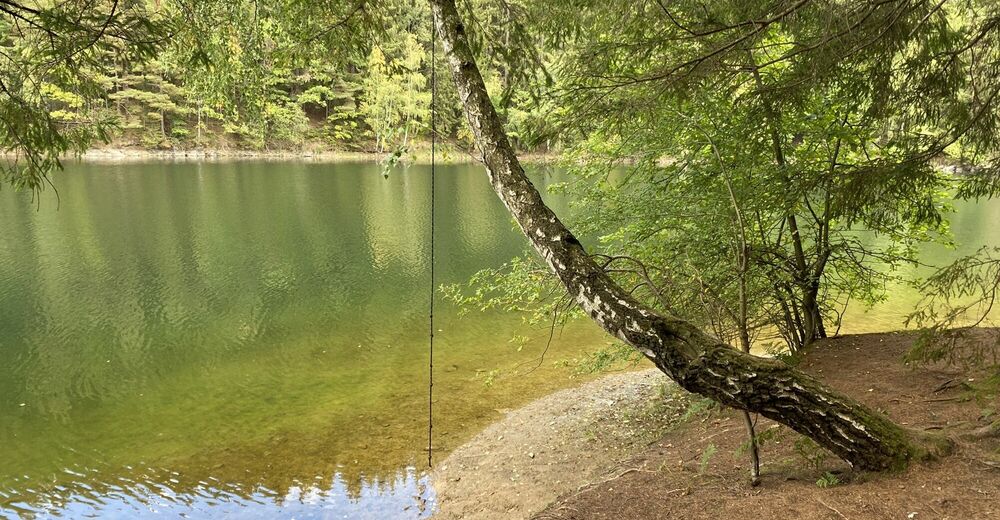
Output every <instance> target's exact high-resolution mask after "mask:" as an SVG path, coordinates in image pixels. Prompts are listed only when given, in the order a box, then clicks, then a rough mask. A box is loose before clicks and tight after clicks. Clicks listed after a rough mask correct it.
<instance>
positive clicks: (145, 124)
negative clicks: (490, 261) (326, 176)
mask: <svg viewBox="0 0 1000 520" xmlns="http://www.w3.org/2000/svg"><path fill="white" fill-rule="evenodd" d="M240 5H241V6H242V7H241V8H239V9H230V10H227V11H226V13H228V14H232V15H234V16H232V17H230V18H228V19H226V20H222V19H219V20H218V21H219V22H220V24H219V25H216V26H212V27H209V26H208V22H207V21H206V20H205V19H203V18H198V19H197V23H202V24H205V25H204V26H203V29H204V30H205V31H206V33H205V34H201V35H190V36H191V37H189V38H176V39H169V40H166V41H164V42H162V45H157V46H156V48H155V50H151V51H150V53H149V54H147V55H143V56H142V57H141V58H139V59H137V58H136V57H130V56H128V55H122V53H119V52H115V51H112V50H107V51H105V52H99V53H95V54H94V55H93V56H91V57H89V58H88V59H87V61H86V63H85V64H82V66H83V67H84V68H83V69H81V70H78V71H76V72H77V73H80V74H81V75H83V76H85V78H86V81H87V82H89V83H91V85H90V87H91V88H96V89H98V90H97V91H96V92H92V91H91V92H86V93H84V92H81V91H80V89H79V88H78V87H80V86H81V85H79V84H73V83H72V82H71V83H70V84H68V85H66V84H62V83H61V82H59V81H53V79H54V78H46V77H38V78H35V79H36V80H37V81H38V92H37V95H38V96H40V99H39V101H42V102H44V106H45V107H46V110H48V112H49V115H50V116H51V117H52V118H53V120H54V121H56V122H58V123H59V124H61V125H67V126H70V125H86V124H91V123H100V124H102V125H108V128H109V129H110V133H109V135H107V138H108V139H106V140H108V141H110V143H107V144H111V145H113V146H119V147H140V148H146V149H155V150H171V149H182V150H184V149H198V148H208V149H221V148H235V149H247V150H286V151H298V150H311V151H315V150H359V151H368V152H377V153H383V154H384V153H396V152H401V151H408V150H410V149H411V148H413V147H414V144H415V143H416V144H417V146H418V147H419V146H420V144H421V143H423V142H426V141H427V138H428V137H429V132H430V103H431V85H430V77H431V66H432V64H431V63H430V26H429V23H428V22H427V20H428V14H427V13H428V11H427V9H426V7H425V6H424V5H423V4H422V3H419V2H394V3H389V4H387V5H386V7H387V10H386V12H385V13H384V20H385V21H386V24H385V25H384V26H383V27H381V28H380V32H379V37H378V38H377V39H366V40H364V41H362V42H358V44H357V45H346V46H344V47H343V48H342V49H340V51H341V52H336V53H329V52H310V51H309V50H308V48H309V45H310V42H308V41H306V42H303V41H302V40H301V39H296V35H295V34H293V33H291V31H290V30H289V28H288V26H287V23H286V22H287V20H284V19H283V18H282V16H284V14H283V13H282V8H281V7H278V6H272V7H271V8H270V9H269V8H268V7H267V6H265V5H263V4H258V3H255V2H246V3H243V4H240ZM148 7H149V9H151V10H155V12H156V13H158V14H159V15H160V16H163V17H164V18H170V17H178V18H180V19H181V20H182V21H181V22H177V23H187V22H190V23H196V22H195V21H194V20H192V19H188V18H186V17H187V16H191V17H198V16H199V15H198V13H196V12H195V10H197V9H199V8H200V7H198V6H197V4H196V3H192V4H191V5H190V6H189V5H185V3H184V2H170V1H167V2H163V3H159V2H157V5H156V6H155V8H154V7H153V6H148ZM188 9H191V11H190V12H189V11H187V10H188ZM94 15H95V16H97V15H98V13H94ZM351 15H354V16H358V15H357V14H356V13H350V12H349V13H348V14H347V16H351ZM0 23H4V24H7V25H5V26H4V27H2V28H0V30H2V31H3V32H6V33H8V34H17V33H18V32H19V31H20V30H21V28H20V27H19V26H18V19H17V18H16V17H14V18H4V20H3V21H2V22H0ZM30 28H31V27H30V25H29V27H28V29H30ZM192 37H193V38H194V40H192ZM31 39H32V38H31V37H30V36H29V35H28V34H24V35H22V37H21V38H17V37H15V38H12V39H9V40H8V45H9V46H8V48H7V50H8V52H9V53H10V54H8V56H10V55H12V54H17V53H20V52H24V48H22V46H27V45H33V44H31V43H29V41H30V40H31ZM19 40H20V41H19ZM192 42H194V46H192ZM439 66H440V65H439ZM504 70H505V69H502V68H498V69H495V70H494V71H493V72H492V73H490V74H489V77H488V79H489V82H490V85H491V90H493V91H495V92H497V93H499V92H500V91H501V90H502V89H504V88H506V87H505V86H511V85H510V80H509V77H508V76H507V75H506V74H504ZM50 73H51V71H50ZM538 86H539V85H534V86H526V85H518V86H517V87H516V88H510V89H509V91H507V92H505V93H504V95H503V101H502V105H503V111H504V115H505V117H506V118H507V120H508V122H509V123H510V125H511V135H513V136H515V138H516V139H517V140H518V142H519V144H521V145H522V146H523V147H524V148H526V149H531V148H535V147H543V148H544V149H546V150H547V149H549V148H550V147H552V146H555V145H556V141H557V139H558V136H557V135H556V133H555V132H554V131H553V129H552V128H553V126H554V125H552V124H549V123H546V118H545V115H544V114H543V113H542V110H543V108H544V107H540V106H539V105H538V104H536V103H534V101H536V100H537V98H533V97H532V96H531V95H530V93H529V90H532V89H533V90H532V91H533V92H534V93H536V94H537V93H538V91H539V90H538V88H535V87H538ZM438 87H439V92H438V95H439V96H440V102H439V107H438V108H439V112H438V121H437V123H438V124H437V129H438V133H439V135H440V136H442V137H443V138H445V139H446V140H448V141H451V142H452V143H454V144H455V145H456V146H458V147H462V148H468V147H469V146H471V140H470V135H469V133H468V131H467V130H465V129H464V128H463V125H464V122H463V120H462V118H461V117H460V115H461V114H460V112H459V109H460V107H459V102H458V99H457V98H456V96H455V91H454V87H453V86H452V84H451V81H450V80H448V79H447V78H445V81H441V82H439V84H438ZM95 93H96V94H97V95H94V94H95Z"/></svg>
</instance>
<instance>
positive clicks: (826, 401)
mask: <svg viewBox="0 0 1000 520" xmlns="http://www.w3.org/2000/svg"><path fill="white" fill-rule="evenodd" d="M428 1H429V2H430V4H431V8H432V11H433V13H434V23H435V24H436V26H437V31H438V34H439V37H440V38H441V42H442V44H443V46H444V52H445V56H446V57H447V60H448V63H449V66H450V67H451V70H452V74H453V76H454V80H455V84H456V86H457V88H458V92H459V96H460V97H461V100H462V103H463V105H464V109H465V114H466V116H467V117H468V121H469V127H470V128H471V129H472V132H473V134H474V136H475V141H476V144H477V146H478V147H479V149H480V151H481V153H482V158H483V162H484V163H485V164H486V169H487V172H488V175H489V179H490V183H491V184H492V186H493V189H494V191H496V193H497V195H499V197H500V200H501V201H503V203H504V205H505V206H506V207H507V209H508V210H509V211H510V213H511V215H513V216H514V218H515V219H516V220H517V223H518V225H519V226H520V227H521V230H522V231H523V232H524V234H525V235H526V236H527V237H528V239H529V240H530V241H531V244H532V245H533V246H534V248H535V250H536V251H537V252H538V254H540V255H541V256H542V258H544V259H545V262H546V263H547V264H548V266H549V268H550V269H551V270H552V272H553V273H555V274H556V276H558V277H559V279H560V280H561V281H562V283H563V285H564V286H565V287H566V290H567V291H568V292H569V294H571V295H572V296H573V297H574V298H575V300H576V302H577V303H578V304H579V305H580V306H581V307H582V308H583V309H584V310H585V311H586V312H587V314H588V315H589V316H590V317H591V318H592V319H593V320H594V321H596V322H597V323H598V324H599V325H600V326H601V327H603V328H604V329H605V330H606V331H608V333H610V334H612V335H614V336H615V337H617V338H619V339H621V340H622V341H624V342H626V343H628V344H629V345H631V346H633V347H635V348H636V349H638V350H639V352H641V353H642V354H643V355H645V356H646V358H648V359H649V360H650V361H652V362H653V364H655V365H656V366H657V368H659V369H660V370H662V371H663V372H665V373H666V374H667V375H668V376H670V378H672V379H673V380H674V381H676V382H677V384H678V385H680V386H681V387H682V388H684V389H686V390H688V391H690V392H694V393H697V394H701V395H704V396H707V397H709V398H711V399H714V400H716V401H718V402H720V403H722V404H725V405H728V406H732V407H734V408H739V409H743V410H747V411H751V412H757V413H760V414H761V415H764V416H765V417H769V418H771V419H774V420H775V421H777V422H780V423H782V424H785V425H787V426H789V427H790V428H792V429H794V430H795V431H798V432H799V433H802V434H803V435H806V436H808V437H810V438H812V439H813V440H814V441H816V442H817V443H819V444H820V445H821V446H823V447H825V448H827V449H829V450H830V451H832V452H833V453H835V454H836V455H838V456H840V457H841V458H843V459H844V460H846V461H847V462H848V463H850V464H851V465H852V466H854V467H858V468H861V469H867V470H886V469H893V468H901V467H903V466H905V465H906V464H907V462H908V461H910V460H911V459H913V458H915V457H922V456H925V455H927V454H928V453H929V451H928V449H927V447H928V446H930V444H929V443H927V442H925V441H924V440H923V438H921V437H919V436H918V434H916V433H914V432H911V431H909V430H906V429H903V428H901V427H900V426H897V425H896V424H895V423H893V422H892V421H890V420H889V419H887V418H886V417H885V416H884V415H882V414H881V413H878V412H875V411H872V410H869V409H868V408H866V407H864V406H862V405H861V404H859V403H857V402H855V401H854V400H852V399H850V398H848V397H846V396H844V395H841V394H839V393H837V392H834V391H833V390H831V389H829V388H827V387H826V386H824V385H823V384H821V383H820V382H819V381H817V380H816V379H814V378H812V377H810V376H808V375H806V374H804V373H801V372H799V371H797V370H795V369H793V368H791V367H789V366H787V365H786V364H784V363H782V362H780V361H776V360H772V359H765V358H760V357H756V356H753V355H750V354H746V353H743V352H740V351H738V350H735V349H733V348H731V347H729V346H728V345H726V344H724V343H722V342H720V341H719V340H717V339H715V338H713V337H711V336H709V335H708V334H706V333H704V332H702V331H701V330H699V329H698V328H697V327H695V326H693V325H691V324H690V323H688V322H686V321H683V320H680V319H677V318H674V317H669V316H661V315H658V314H656V313H655V312H653V311H652V310H650V309H648V308H647V307H645V306H644V305H643V304H641V303H639V302H638V301H637V300H636V299H634V298H632V297H631V296H630V295H629V294H628V293H627V292H626V291H624V290H622V288H621V287H619V286H618V285H617V284H616V283H615V282H614V281H613V280H612V279H611V278H610V277H609V276H608V274H607V273H605V272H604V270H602V269H601V268H600V267H599V266H598V265H597V263H595V262H594V260H593V259H592V258H591V257H590V256H589V255H588V254H587V252H586V251H585V250H584V249H583V247H582V246H581V245H580V242H579V241H578V240H577V239H576V237H575V236H573V234H572V233H571V232H570V231H569V230H568V229H567V228H566V227H565V226H564V225H563V224H562V222H560V221H559V219H558V218H557V217H556V215H555V214H554V213H553V212H552V210H550V209H549V208H548V206H546V205H545V203H544V202H543V201H542V198H541V196H540V195H539V193H538V191H537V190H536V189H535V187H534V186H533V185H532V184H531V181H530V180H528V178H527V176H525V174H524V170H523V169H522V167H521V164H520V162H519V161H518V159H517V157H516V155H515V154H514V151H513V148H512V147H511V145H510V142H509V140H508V138H507V135H506V133H505V131H504V129H503V125H502V123H501V121H500V118H499V117H498V116H497V113H496V110H495V109H494V107H493V104H492V102H491V101H490V98H489V95H488V94H487V93H486V87H485V85H484V84H483V79H482V76H481V75H480V72H479V68H478V66H477V65H476V62H475V58H474V56H473V54H472V50H471V48H470V46H469V42H468V36H467V34H466V29H465V25H464V24H463V23H462V20H461V18H460V16H459V14H458V11H457V9H456V8H455V2H454V0H428Z"/></svg>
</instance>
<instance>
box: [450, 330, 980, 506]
mask: <svg viewBox="0 0 1000 520" xmlns="http://www.w3.org/2000/svg"><path fill="white" fill-rule="evenodd" d="M983 334H987V335H992V334H996V332H993V331H990V332H988V333H987V332H984V333H983ZM984 337H985V336H984ZM991 337H992V336H991ZM913 338H914V336H913V335H912V334H906V333H887V334H866V335H858V336H844V337H841V338H836V339H831V340H825V341H823V342H822V343H821V344H820V345H818V346H817V347H816V348H815V349H814V350H812V351H810V352H809V354H808V355H807V356H806V358H805V359H804V360H803V362H802V363H801V364H800V365H799V367H800V368H801V369H803V370H805V371H806V372H809V373H811V374H814V375H816V376H817V377H819V378H820V379H822V380H824V381H826V382H827V383H828V384H830V385H831V386H833V387H834V388H836V389H838V390H840V391H842V392H844V393H846V394H848V395H851V396H853V397H855V398H857V399H859V400H860V401H862V402H864V403H865V404H867V405H868V406H870V407H873V408H875V409H878V410H882V411H884V412H885V413H887V414H888V415H889V416H890V417H891V418H892V419H894V420H895V421H897V422H898V423H900V424H902V425H904V426H906V427H908V428H912V429H915V430H918V431H926V432H938V433H943V434H945V435H947V436H949V437H950V438H952V439H954V440H955V441H956V443H957V446H956V450H955V452H954V453H953V454H951V455H949V456H946V457H943V458H941V459H940V460H936V461H932V462H928V463H917V464H914V465H912V466H911V467H910V468H909V469H908V470H907V471H905V472H903V473H899V474H870V473H864V472H859V471H853V470H852V469H851V468H849V467H848V466H847V465H846V464H845V463H844V462H842V461H840V460H838V459H836V458H835V457H832V456H830V455H829V454H826V452H823V451H822V450H818V448H812V447H810V446H809V444H808V443H807V444H803V440H802V439H803V438H802V437H801V436H799V435H798V434H796V433H794V432H792V431H791V430H789V429H788V428H785V427H781V426H779V425H777V424H775V423H773V422H771V421H768V420H764V419H761V420H760V422H759V423H758V430H757V431H758V435H761V438H762V439H766V440H762V448H761V459H762V463H763V466H762V470H763V474H762V479H763V483H762V484H761V485H760V486H759V487H751V486H750V485H749V482H748V480H749V479H748V478H747V460H746V454H745V452H744V451H743V450H742V446H744V445H745V441H746V432H745V429H744V427H743V424H742V420H741V419H740V417H739V416H738V415H737V414H736V413H735V411H733V410H728V409H720V408H717V407H706V406H705V403H706V401H704V400H699V401H695V400H693V398H691V397H690V396H687V395H686V394H684V393H683V392H680V391H678V390H676V387H675V386H674V385H672V384H670V383H669V382H668V380H667V379H666V377H665V376H663V375H662V374H660V373H659V372H657V371H655V370H647V371H642V372H631V373H624V374H617V375H613V376H609V377H606V378H604V379H600V380H597V381H594V382H591V383H588V384H585V385H582V386H580V387H578V388H573V389H568V390H563V391H560V392H557V393H555V394H552V395H550V396H547V397H544V398H541V399H539V400H537V401H535V402H533V403H531V404H529V405H527V406H525V407H523V408H521V409H518V410H515V411H513V412H510V413H509V414H508V415H507V416H506V417H505V418H503V419H501V420H500V421H498V422H497V423H495V424H493V425H492V426H490V427H489V428H487V429H486V430H485V431H483V432H482V433H481V434H479V435H478V436H477V437H475V438H474V439H473V440H472V441H470V442H469V443H467V444H465V445H464V446H462V447H460V448H459V449H458V450H456V451H455V452H453V453H452V454H451V455H450V456H449V457H448V458H447V459H446V460H445V461H444V462H443V463H442V464H441V465H440V466H438V468H437V470H436V472H435V473H434V474H433V475H432V477H433V479H434V486H435V489H436V490H437V501H438V507H439V509H438V512H437V514H436V515H435V517H434V518H437V519H452V518H469V519H494V518H497V519H500V518H502V519H508V518H512V519H516V518H538V519H546V520H547V519H566V520H570V519H574V520H576V519H579V520H583V519H588V520H589V519H599V518H604V519H615V520H618V519H642V520H648V519H656V518H662V519H670V520H674V519H688V520H691V519H705V520H708V519H717V518H805V519H814V518H818V519H832V520H845V519H851V520H859V519H871V520H875V519H878V520H881V519H890V518H899V519H908V520H927V519H954V520H959V519H963V520H964V519H973V518H974V519H1000V438H990V439H985V440H982V439H980V440H968V438H967V436H966V435H965V434H966V433H967V432H970V431H974V430H976V429H978V428H981V427H983V425H984V424H988V423H989V422H990V421H992V420H994V419H993V417H995V414H997V413H1000V412H998V410H1000V398H998V396H997V395H995V394H985V395H984V394H972V393H970V392H969V389H970V388H972V385H973V384H974V383H975V381H977V380H982V379H981V378H983V377H985V374H984V373H983V372H981V371H965V370H959V369H954V368H949V367H914V366H906V365H905V364H904V363H903V362H902V358H903V355H904V353H905V352H907V351H908V350H909V348H910V346H911V345H912V342H913ZM990 341H993V340H992V339H991V340H990ZM689 409H690V410H698V411H697V412H691V413H685V411H686V410H689ZM817 450H818V451H817Z"/></svg>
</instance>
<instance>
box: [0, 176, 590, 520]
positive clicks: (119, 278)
mask: <svg viewBox="0 0 1000 520" xmlns="http://www.w3.org/2000/svg"><path fill="white" fill-rule="evenodd" d="M428 174H429V169H428V168H426V167H420V166H414V167H411V168H409V169H408V170H405V171H404V170H398V171H395V172H393V173H392V174H391V175H390V176H389V178H388V179H385V178H383V177H382V175H381V172H380V169H379V168H378V166H377V165H371V164H334V165H329V164H308V163H277V164H276V163H274V162H259V161H245V162H229V163H213V164H199V163H150V164H123V165H94V164H73V165H71V166H70V167H68V168H67V171H66V172H64V173H60V174H58V175H56V176H55V179H54V182H55V185H56V187H57V188H58V189H59V201H58V202H57V200H56V197H55V194H54V193H53V192H52V191H51V190H50V191H47V192H46V193H44V194H43V195H42V197H41V200H35V201H32V200H31V197H30V194H28V193H15V192H12V191H11V190H3V191H0V218H2V219H3V222H4V223H5V224H6V225H5V226H4V227H3V228H2V230H0V327H2V330H3V333H2V334H0V516H19V515H23V516H32V515H39V516H47V515H65V516H69V517H79V516H84V515H86V514H93V515H96V516H99V517H102V518H104V517H134V516H136V515H140V514H148V513H150V512H152V511H157V512H160V513H162V514H165V515H167V516H170V517H174V516H182V515H188V516H195V517H205V516H225V515H227V514H231V513H232V512H233V511H238V512H239V516H240V517H241V518H245V517H260V518H273V517H295V518H306V517H311V516H316V517H327V516H330V515H333V516H337V517H343V516H345V515H346V516H347V517H350V518H356V517H372V518H386V517H392V516H404V517H412V516H423V515H426V514H427V513H429V512H430V511H431V510H432V508H433V502H434V495H433V490H432V489H430V487H429V486H428V485H427V482H426V479H425V477H424V468H425V466H426V452H425V450H424V448H425V447H426V435H427V432H426V428H427V419H426V417H427V403H426V400H427V397H426V384H427V334H428V330H427V301H428V298H429V293H428V291H429V287H428V282H429V281H428V278H427V274H428V263H427V262H428V254H427V253H428V249H427V247H428V238H429V235H428V231H429V227H428V223H429V220H428V218H429V215H428V208H429V203H428V202H429V191H428V190H429V183H428V181H429V176H428ZM438 175H439V177H438V181H437V182H438V190H439V191H438V201H437V207H438V216H437V225H438V227H437V237H436V238H437V254H438V259H439V263H438V279H437V280H438V282H439V283H450V282H461V281H465V280H466V279H467V278H468V277H469V276H470V275H471V274H473V273H474V272H476V271H477V270H479V269H482V268H485V267H491V266H493V267H496V266H499V265H501V264H502V263H504V262H506V261H508V260H509V259H511V258H512V257H513V256H515V255H517V254H519V253H520V252H521V251H522V250H523V247H524V241H523V238H522V237H520V235H519V234H518V233H517V232H516V231H515V230H514V229H513V227H512V225H511V220H510V218H509V216H508V215H507V214H506V212H505V210H504V208H503V207H502V206H501V205H500V204H499V202H498V201H496V200H495V197H494V196H493V194H492V192H491V191H490V189H489V186H488V184H487V182H486V180H485V176H484V175H482V172H481V170H480V169H479V168H478V167H475V166H472V165H457V166H449V167H441V168H440V169H439V174H438ZM552 175H553V174H551V173H542V172H539V173H538V174H537V175H536V176H535V177H536V180H538V181H539V183H540V184H543V185H544V184H547V183H549V182H553V180H554V179H555V178H554V177H553V176H552ZM556 205H557V206H558V201H556ZM436 310H437V312H436V325H437V328H438V333H437V352H436V359H435V360H436V363H437V372H436V389H437V396H438V397H437V399H436V413H435V449H436V450H438V451H439V452H440V453H442V454H444V453H446V452H447V450H448V449H450V448H451V447H453V446H455V445H456V444H457V443H460V442H462V441H463V440H464V439H465V438H467V437H468V436H470V435H472V434H474V433H475V431H477V430H478V429H479V428H481V427H483V426H485V425H486V424H488V423H489V422H491V421H492V420H493V419H494V418H496V417H497V416H498V415H499V413H498V412H497V409H498V408H503V407H509V406H515V405H518V404H520V403H523V402H525V401H526V400H528V399H530V398H532V397H537V396H539V395H542V394H545V393H547V392H549V391H551V390H554V389H556V388H559V387H561V386H565V385H567V384H570V383H571V382H572V380H571V379H570V375H571V371H570V370H569V369H567V368H565V367H560V366H556V365H555V364H554V362H557V361H559V360H567V359H571V358H573V357H576V356H579V355H582V353H584V352H585V351H587V350H588V349H595V348H597V347H599V346H600V345H602V344H603V342H604V341H605V339H604V336H603V334H602V333H600V332H599V331H598V330H597V328H596V327H594V326H592V325H590V324H589V323H580V324H576V325H573V326H571V327H568V328H567V329H566V330H564V331H563V332H562V334H561V335H559V336H557V337H556V340H555V342H554V344H553V346H552V348H551V349H550V351H549V353H548V354H547V356H546V363H543V364H542V365H541V366H540V368H539V369H538V370H535V371H533V372H530V373H528V370H527V369H526V368H530V367H531V366H533V365H534V360H536V359H537V358H538V356H539V354H540V352H541V349H542V348H543V346H544V340H545V339H547V331H545V330H541V329H537V328H532V327H528V326H525V325H523V324H522V323H521V320H520V318H519V317H517V316H513V315H501V314H498V313H477V312H473V313H470V314H468V315H466V316H462V317H460V316H459V315H458V313H457V309H455V308H454V307H452V306H450V305H448V304H447V303H446V302H443V301H440V300H439V302H438V307H437V309H436ZM514 336H522V337H524V340H522V341H523V342H524V344H523V348H521V349H520V351H518V346H519V345H520V344H521V343H520V342H518V343H517V344H515V343H512V342H511V338H512V337H514ZM522 363H526V365H524V367H521V368H516V367H517V365H518V364H522ZM496 369H500V370H501V374H503V375H502V376H501V377H500V378H499V379H498V380H497V381H495V382H494V383H493V384H492V385H489V386H487V384H486V381H487V378H488V377H489V374H490V372H491V371H493V370H496ZM504 377H509V378H510V380H509V381H507V380H505V379H504Z"/></svg>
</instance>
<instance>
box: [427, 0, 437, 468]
mask: <svg viewBox="0 0 1000 520" xmlns="http://www.w3.org/2000/svg"><path fill="white" fill-rule="evenodd" d="M436 57H437V26H436V25H435V24H434V15H433V14H431V287H430V289H431V290H430V320H429V321H430V333H431V334H430V357H429V358H428V362H427V365H428V366H427V368H428V370H427V467H428V468H429V467H432V462H433V460H434V459H433V456H434V451H433V450H434V448H433V444H432V440H433V438H434V435H433V434H434V173H435V171H434V170H435V166H436V164H435V156H434V155H435V145H436V144H437V66H436V65H437V59H436Z"/></svg>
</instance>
